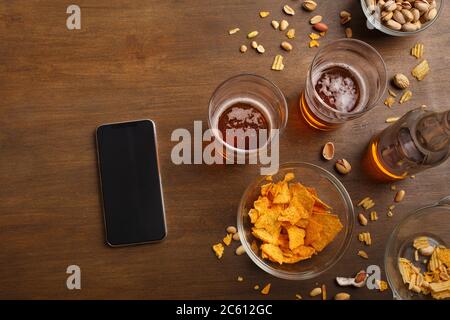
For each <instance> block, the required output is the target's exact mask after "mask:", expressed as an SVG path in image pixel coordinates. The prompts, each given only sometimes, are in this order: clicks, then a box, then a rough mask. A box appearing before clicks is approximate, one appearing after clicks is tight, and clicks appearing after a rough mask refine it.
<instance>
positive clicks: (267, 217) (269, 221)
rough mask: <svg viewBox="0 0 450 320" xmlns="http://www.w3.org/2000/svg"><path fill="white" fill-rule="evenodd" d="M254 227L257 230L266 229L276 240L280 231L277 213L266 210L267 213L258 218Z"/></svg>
mask: <svg viewBox="0 0 450 320" xmlns="http://www.w3.org/2000/svg"><path fill="white" fill-rule="evenodd" d="M254 225H255V227H256V228H258V229H266V230H267V231H268V232H269V233H271V234H272V235H273V236H274V237H275V238H278V235H279V234H280V231H281V222H280V221H278V213H277V212H276V211H273V210H268V211H267V213H265V214H263V215H261V216H259V217H258V220H256V222H255V223H254Z"/></svg>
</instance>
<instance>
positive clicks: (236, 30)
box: [228, 28, 241, 34]
mask: <svg viewBox="0 0 450 320" xmlns="http://www.w3.org/2000/svg"><path fill="white" fill-rule="evenodd" d="M240 30H241V29H239V28H234V29H231V30H230V31H228V34H235V33H238V32H239V31H240Z"/></svg>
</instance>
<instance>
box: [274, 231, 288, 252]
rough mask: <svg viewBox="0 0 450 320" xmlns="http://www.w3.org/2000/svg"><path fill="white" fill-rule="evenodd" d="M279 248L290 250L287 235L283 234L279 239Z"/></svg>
mask: <svg viewBox="0 0 450 320" xmlns="http://www.w3.org/2000/svg"><path fill="white" fill-rule="evenodd" d="M277 244H278V246H279V247H280V248H281V249H282V250H283V249H289V236H288V235H287V234H284V233H281V234H280V236H279V237H278V242H277Z"/></svg>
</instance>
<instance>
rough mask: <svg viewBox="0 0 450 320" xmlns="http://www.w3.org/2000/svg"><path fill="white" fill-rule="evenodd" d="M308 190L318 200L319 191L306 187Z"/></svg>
mask: <svg viewBox="0 0 450 320" xmlns="http://www.w3.org/2000/svg"><path fill="white" fill-rule="evenodd" d="M306 190H308V192H309V193H310V194H311V195H312V196H313V197H314V198H317V190H316V188H311V187H306Z"/></svg>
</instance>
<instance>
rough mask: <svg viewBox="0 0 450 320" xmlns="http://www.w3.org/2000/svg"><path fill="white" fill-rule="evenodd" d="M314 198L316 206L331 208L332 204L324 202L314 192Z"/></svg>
mask: <svg viewBox="0 0 450 320" xmlns="http://www.w3.org/2000/svg"><path fill="white" fill-rule="evenodd" d="M313 198H314V201H315V202H314V206H316V207H319V208H320V207H321V208H323V209H326V210H328V211H329V210H331V206H329V205H328V204H326V203H325V202H323V201H322V200H320V199H319V197H317V195H314V194H313Z"/></svg>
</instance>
